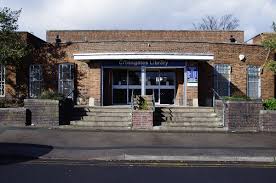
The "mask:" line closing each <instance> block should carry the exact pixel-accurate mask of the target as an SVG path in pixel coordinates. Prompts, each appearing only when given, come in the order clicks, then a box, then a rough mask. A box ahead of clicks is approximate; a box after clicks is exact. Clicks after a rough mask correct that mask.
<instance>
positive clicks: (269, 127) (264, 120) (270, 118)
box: [259, 110, 276, 132]
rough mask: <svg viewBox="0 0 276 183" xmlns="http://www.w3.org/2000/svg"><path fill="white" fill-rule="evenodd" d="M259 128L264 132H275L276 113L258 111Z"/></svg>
mask: <svg viewBox="0 0 276 183" xmlns="http://www.w3.org/2000/svg"><path fill="white" fill-rule="evenodd" d="M259 120H260V127H261V130H262V131H264V132H276V111H269V110H261V111H260V118H259Z"/></svg>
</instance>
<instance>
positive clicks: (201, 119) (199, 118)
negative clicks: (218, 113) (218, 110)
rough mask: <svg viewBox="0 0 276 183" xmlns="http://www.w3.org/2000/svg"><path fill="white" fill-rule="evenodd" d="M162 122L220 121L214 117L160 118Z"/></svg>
mask: <svg viewBox="0 0 276 183" xmlns="http://www.w3.org/2000/svg"><path fill="white" fill-rule="evenodd" d="M161 119H162V120H164V121H168V122H169V121H172V122H176V123H177V122H205V123H210V122H218V121H221V119H220V118H216V117H208V118H207V117H200V116H194V117H161Z"/></svg>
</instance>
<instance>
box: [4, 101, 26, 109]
mask: <svg viewBox="0 0 276 183" xmlns="http://www.w3.org/2000/svg"><path fill="white" fill-rule="evenodd" d="M23 105H24V104H23V101H21V100H17V99H2V100H0V108H8V107H23Z"/></svg>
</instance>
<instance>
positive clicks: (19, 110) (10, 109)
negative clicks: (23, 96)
mask: <svg viewBox="0 0 276 183" xmlns="http://www.w3.org/2000/svg"><path fill="white" fill-rule="evenodd" d="M25 110H26V108H25V107H7V108H0V111H14V112H21V111H25Z"/></svg>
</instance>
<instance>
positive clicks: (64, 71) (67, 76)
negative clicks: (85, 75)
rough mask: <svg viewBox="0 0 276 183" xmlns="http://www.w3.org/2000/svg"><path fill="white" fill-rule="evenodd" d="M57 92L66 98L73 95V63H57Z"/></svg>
mask: <svg viewBox="0 0 276 183" xmlns="http://www.w3.org/2000/svg"><path fill="white" fill-rule="evenodd" d="M58 92H59V93H62V94H63V95H64V96H65V97H67V98H73V97H74V64H69V63H67V64H60V65H59V82H58Z"/></svg>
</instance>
